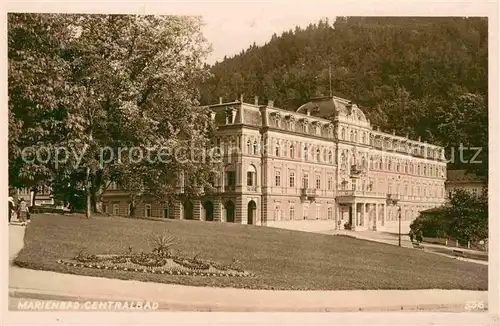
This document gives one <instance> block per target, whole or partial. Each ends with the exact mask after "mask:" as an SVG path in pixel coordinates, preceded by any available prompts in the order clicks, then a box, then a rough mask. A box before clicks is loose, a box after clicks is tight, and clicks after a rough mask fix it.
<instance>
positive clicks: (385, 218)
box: [380, 204, 387, 225]
mask: <svg viewBox="0 0 500 326" xmlns="http://www.w3.org/2000/svg"><path fill="white" fill-rule="evenodd" d="M382 206H383V208H384V213H383V214H382V223H381V224H380V225H385V221H387V204H382Z"/></svg>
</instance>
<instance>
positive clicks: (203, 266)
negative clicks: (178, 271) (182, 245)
mask: <svg viewBox="0 0 500 326" xmlns="http://www.w3.org/2000/svg"><path fill="white" fill-rule="evenodd" d="M172 260H173V261H174V262H175V263H176V264H178V265H181V266H184V267H186V268H189V269H194V270H208V269H209V268H210V265H209V264H207V263H204V262H202V261H199V260H194V259H181V258H174V259H172Z"/></svg>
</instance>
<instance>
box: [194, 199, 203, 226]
mask: <svg viewBox="0 0 500 326" xmlns="http://www.w3.org/2000/svg"><path fill="white" fill-rule="evenodd" d="M202 208H203V207H202V206H201V201H200V200H193V220H200V221H204V220H205V218H204V216H202V215H203V214H202V212H201V210H202Z"/></svg>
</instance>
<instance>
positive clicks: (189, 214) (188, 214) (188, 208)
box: [184, 200, 193, 220]
mask: <svg viewBox="0 0 500 326" xmlns="http://www.w3.org/2000/svg"><path fill="white" fill-rule="evenodd" d="M184 219H185V220H192V219H193V203H191V202H190V201H189V200H186V201H185V202H184Z"/></svg>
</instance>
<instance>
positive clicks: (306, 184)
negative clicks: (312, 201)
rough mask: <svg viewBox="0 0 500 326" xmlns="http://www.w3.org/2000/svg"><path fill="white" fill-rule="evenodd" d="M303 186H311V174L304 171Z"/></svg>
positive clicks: (305, 187)
mask: <svg viewBox="0 0 500 326" xmlns="http://www.w3.org/2000/svg"><path fill="white" fill-rule="evenodd" d="M302 188H304V189H307V188H309V174H308V173H306V172H304V175H303V176H302Z"/></svg>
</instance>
